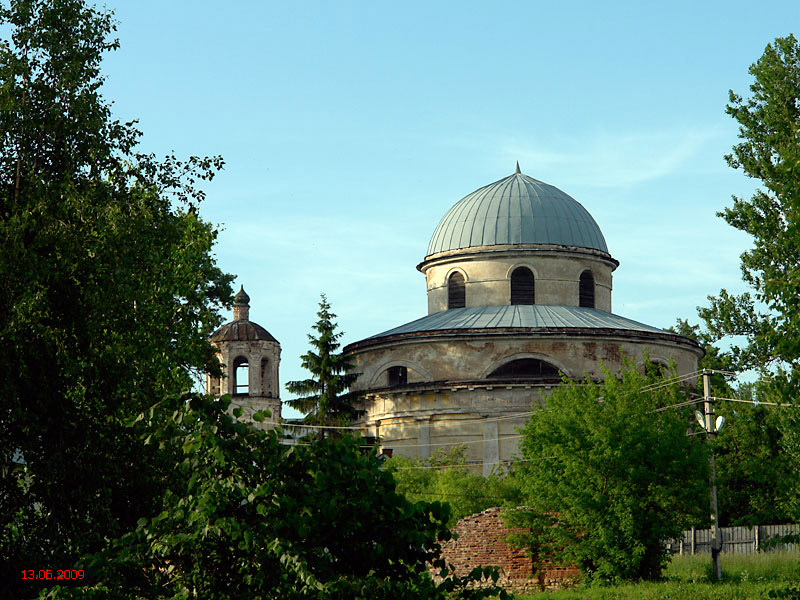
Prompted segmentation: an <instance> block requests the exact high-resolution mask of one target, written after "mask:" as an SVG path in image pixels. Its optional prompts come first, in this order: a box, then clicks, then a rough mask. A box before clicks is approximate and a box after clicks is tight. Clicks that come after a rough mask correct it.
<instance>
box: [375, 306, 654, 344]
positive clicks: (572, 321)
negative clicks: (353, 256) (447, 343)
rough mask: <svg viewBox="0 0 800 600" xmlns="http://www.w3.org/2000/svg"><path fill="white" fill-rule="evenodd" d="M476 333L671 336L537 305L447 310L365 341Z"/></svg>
mask: <svg viewBox="0 0 800 600" xmlns="http://www.w3.org/2000/svg"><path fill="white" fill-rule="evenodd" d="M476 329H488V330H491V329H522V330H537V329H541V330H553V329H559V330H569V329H580V330H592V329H595V330H599V329H602V330H617V331H630V332H636V333H648V334H653V333H656V334H666V333H667V332H665V331H664V330H662V329H658V328H656V327H651V326H650V325H645V324H644V323H639V322H638V321H633V320H632V319H626V318H625V317H621V316H619V315H615V314H613V313H610V312H606V311H604V310H599V309H596V308H584V307H578V306H551V305H543V304H535V305H514V306H467V307H465V308H453V309H450V310H443V311H441V312H437V313H434V314H432V315H427V316H425V317H422V318H421V319H417V320H416V321H411V322H410V323H406V324H404V325H400V326H399V327H395V328H394V329H389V330H388V331H384V332H382V333H379V334H377V335H373V336H371V337H368V338H366V340H362V341H367V340H373V339H376V338H383V337H389V336H393V335H399V334H405V333H420V332H434V331H452V330H476Z"/></svg>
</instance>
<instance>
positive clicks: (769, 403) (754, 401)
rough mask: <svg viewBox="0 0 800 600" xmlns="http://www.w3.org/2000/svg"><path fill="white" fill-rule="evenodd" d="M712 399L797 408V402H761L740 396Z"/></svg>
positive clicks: (714, 398)
mask: <svg viewBox="0 0 800 600" xmlns="http://www.w3.org/2000/svg"><path fill="white" fill-rule="evenodd" d="M711 399H712V400H725V401H726V402H741V403H743V404H752V405H753V406H758V405H760V404H764V405H766V406H780V407H782V408H798V405H797V404H790V403H788V402H783V403H781V402H761V401H760V400H743V399H741V398H720V397H716V396H714V397H712V398H711Z"/></svg>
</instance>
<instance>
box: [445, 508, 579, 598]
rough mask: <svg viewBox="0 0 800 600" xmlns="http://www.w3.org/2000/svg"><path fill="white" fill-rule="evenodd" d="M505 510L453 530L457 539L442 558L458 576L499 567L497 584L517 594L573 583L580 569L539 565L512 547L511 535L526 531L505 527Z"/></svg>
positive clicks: (461, 523)
mask: <svg viewBox="0 0 800 600" xmlns="http://www.w3.org/2000/svg"><path fill="white" fill-rule="evenodd" d="M503 510H504V509H502V508H498V507H496V508H488V509H486V510H484V511H483V512H480V513H476V514H474V515H470V516H468V517H464V518H463V519H461V520H460V521H459V522H458V523H457V524H456V526H455V527H454V528H453V533H454V534H457V536H458V537H457V538H455V539H452V540H450V541H448V542H446V543H444V544H442V557H443V558H444V559H445V560H446V561H447V563H449V564H452V565H453V567H455V571H456V574H458V575H466V574H467V573H469V572H470V571H471V570H472V569H473V568H475V567H477V566H484V567H485V566H494V567H499V568H500V569H501V575H500V579H499V581H498V582H497V583H498V585H500V586H502V587H503V588H505V589H507V590H511V591H514V592H532V591H539V590H541V589H544V588H550V589H552V588H557V587H564V586H565V585H569V584H570V583H572V581H574V579H575V578H576V577H577V575H578V570H577V569H575V568H573V567H563V566H556V565H552V564H551V563H550V561H549V560H544V561H541V562H540V564H539V565H536V564H535V560H534V559H533V558H531V557H530V556H526V555H525V551H524V550H519V549H516V548H512V547H511V546H509V544H508V543H507V542H506V538H507V537H508V535H509V534H510V533H515V532H516V533H522V532H523V530H519V529H508V528H506V526H505V523H504V522H503Z"/></svg>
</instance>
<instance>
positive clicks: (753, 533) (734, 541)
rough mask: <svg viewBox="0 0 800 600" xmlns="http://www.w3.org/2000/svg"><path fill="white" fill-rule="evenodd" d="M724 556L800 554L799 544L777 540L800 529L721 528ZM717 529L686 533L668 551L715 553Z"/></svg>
mask: <svg viewBox="0 0 800 600" xmlns="http://www.w3.org/2000/svg"><path fill="white" fill-rule="evenodd" d="M719 531H720V535H721V537H722V552H723V553H724V554H754V553H756V552H758V551H770V550H787V551H795V552H796V551H797V550H798V544H796V543H791V544H788V543H782V542H777V543H776V542H775V541H772V542H770V540H777V539H778V538H781V537H783V536H785V535H788V534H792V533H793V534H797V533H800V528H799V527H798V526H797V525H753V526H752V527H720V529H719ZM713 539H714V530H713V529H695V528H694V527H692V528H691V529H690V530H688V531H684V532H683V539H677V540H672V541H670V542H667V548H668V549H669V550H671V551H672V552H674V553H676V554H697V553H698V552H711V542H712V541H713Z"/></svg>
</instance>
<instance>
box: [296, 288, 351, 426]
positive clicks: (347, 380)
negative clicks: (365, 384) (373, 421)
mask: <svg viewBox="0 0 800 600" xmlns="http://www.w3.org/2000/svg"><path fill="white" fill-rule="evenodd" d="M330 308H331V305H330V304H329V303H328V299H327V298H326V297H325V294H321V295H320V301H319V311H318V312H317V317H318V320H317V322H316V323H314V325H313V326H312V329H314V331H316V335H315V334H308V340H309V341H310V342H311V349H310V350H309V351H308V352H306V353H305V354H303V355H302V356H301V357H300V359H301V361H302V365H303V368H304V369H306V370H307V371H309V372H310V373H311V375H312V377H310V378H309V379H303V380H299V381H289V382H288V383H287V384H286V389H287V390H289V392H291V393H292V394H298V395H299V396H300V397H299V398H294V399H292V400H287V401H286V403H287V404H288V405H289V406H291V407H292V408H296V409H297V410H300V411H302V412H304V413H306V416H305V422H306V423H308V424H309V425H325V426H336V425H340V426H341V425H348V424H349V423H350V422H351V421H352V420H353V419H355V418H356V417H357V416H358V415H359V413H360V412H361V411H359V410H358V409H357V408H356V407H355V406H354V404H355V402H356V400H357V399H358V397H359V395H360V394H359V393H357V392H350V391H348V390H349V388H350V386H351V385H352V384H353V383H354V382H355V380H356V379H357V378H358V374H356V373H352V372H351V370H352V368H353V363H352V359H351V358H350V357H349V356H345V355H344V354H343V353H341V352H337V351H338V349H339V346H340V343H339V338H341V337H342V335H343V332H338V333H337V332H336V328H337V324H336V322H334V319H335V318H336V315H335V314H333V313H332V312H331V310H330ZM319 437H323V436H322V435H320V436H319Z"/></svg>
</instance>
